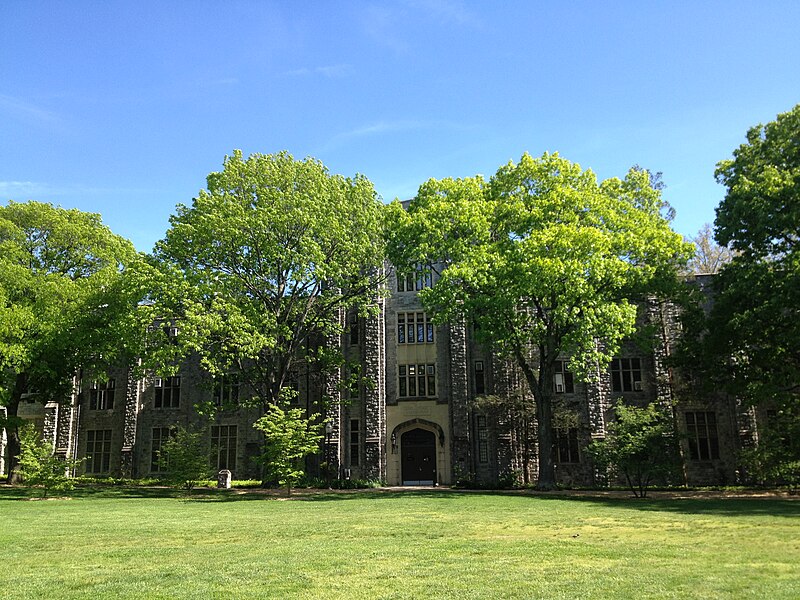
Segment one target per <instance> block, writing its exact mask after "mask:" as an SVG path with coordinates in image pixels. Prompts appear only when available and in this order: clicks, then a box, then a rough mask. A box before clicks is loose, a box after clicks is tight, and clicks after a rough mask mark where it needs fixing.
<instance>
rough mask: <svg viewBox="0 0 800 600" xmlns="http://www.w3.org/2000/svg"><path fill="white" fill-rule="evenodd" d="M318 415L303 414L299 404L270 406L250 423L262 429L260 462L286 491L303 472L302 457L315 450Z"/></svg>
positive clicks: (318, 431) (318, 433) (317, 434)
mask: <svg viewBox="0 0 800 600" xmlns="http://www.w3.org/2000/svg"><path fill="white" fill-rule="evenodd" d="M318 418H319V415H316V414H315V415H311V416H310V417H308V418H306V417H305V416H304V414H303V410H302V409H300V408H291V409H287V410H284V409H282V408H281V407H280V406H271V407H269V409H268V410H267V413H266V414H265V415H264V416H263V417H261V418H260V419H259V420H258V421H256V422H255V424H254V425H253V427H255V428H256V429H258V430H260V431H261V432H263V433H264V439H265V445H264V453H263V456H262V460H263V462H264V466H265V467H266V468H267V471H268V472H269V473H270V474H271V475H272V476H273V477H275V479H276V480H277V481H278V483H279V484H280V485H285V486H286V490H287V493H289V494H290V493H291V489H292V487H293V486H296V485H297V482H298V481H299V480H300V479H301V478H302V476H303V466H302V459H303V458H305V457H306V456H308V455H310V454H314V453H316V452H317V450H319V443H320V442H321V441H322V435H321V433H320V431H321V429H322V425H323V424H322V423H319V422H316V423H315V421H317V419H318Z"/></svg>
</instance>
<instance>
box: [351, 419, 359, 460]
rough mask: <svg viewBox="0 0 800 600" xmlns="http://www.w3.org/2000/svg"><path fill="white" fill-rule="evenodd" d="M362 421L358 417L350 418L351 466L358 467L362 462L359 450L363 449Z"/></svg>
mask: <svg viewBox="0 0 800 600" xmlns="http://www.w3.org/2000/svg"><path fill="white" fill-rule="evenodd" d="M360 426H361V423H360V421H359V420H358V419H350V466H351V467H357V466H358V465H359V464H361V462H360V460H359V458H360V456H359V452H360V449H361V429H360Z"/></svg>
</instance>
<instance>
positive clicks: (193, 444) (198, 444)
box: [158, 427, 211, 491]
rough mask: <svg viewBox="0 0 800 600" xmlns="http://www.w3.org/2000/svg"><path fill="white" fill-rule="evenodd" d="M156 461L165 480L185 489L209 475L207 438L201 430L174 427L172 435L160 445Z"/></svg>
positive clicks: (192, 486) (190, 487)
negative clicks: (161, 469) (163, 473)
mask: <svg viewBox="0 0 800 600" xmlns="http://www.w3.org/2000/svg"><path fill="white" fill-rule="evenodd" d="M158 461H159V465H160V466H161V467H162V468H163V469H164V472H165V473H166V480H167V481H168V482H169V483H170V484H172V485H174V486H175V487H178V488H183V489H185V490H187V491H191V490H192V489H193V488H194V487H195V486H196V485H197V484H198V482H200V481H203V480H206V479H209V478H210V477H211V467H210V466H209V464H210V463H209V451H208V440H207V439H206V436H205V434H204V432H202V431H194V430H191V429H187V428H186V427H178V428H177V429H175V433H174V435H172V436H170V438H169V439H168V440H167V441H166V442H165V443H164V444H163V445H162V446H161V450H160V451H159V453H158Z"/></svg>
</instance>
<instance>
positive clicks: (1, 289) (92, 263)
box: [0, 202, 137, 476]
mask: <svg viewBox="0 0 800 600" xmlns="http://www.w3.org/2000/svg"><path fill="white" fill-rule="evenodd" d="M135 260H137V254H136V252H135V251H134V248H133V246H132V245H131V244H130V242H128V241H127V240H125V239H124V238H122V237H120V236H117V235H115V234H113V233H112V232H111V230H110V229H108V227H106V226H105V225H103V224H102V222H101V220H100V216H99V215H96V214H90V213H85V212H81V211H78V210H74V209H71V210H67V209H63V208H58V207H55V206H53V205H51V204H45V203H40V202H26V203H17V202H9V203H8V205H7V206H2V207H0V402H2V403H3V404H4V405H5V406H6V408H7V412H8V418H7V423H6V425H7V429H8V432H9V455H10V467H11V468H10V469H9V474H10V476H11V474H12V471H13V468H14V466H15V465H16V459H17V455H18V453H19V434H18V430H17V426H18V425H19V422H18V419H16V415H17V407H18V406H19V402H20V399H21V397H22V395H23V394H26V393H35V396H36V397H37V398H38V399H40V400H42V401H47V400H63V399H65V398H67V397H69V395H70V393H71V392H72V385H73V378H74V377H75V375H76V373H77V372H78V369H79V368H87V369H92V370H94V371H100V372H103V371H105V369H106V368H107V367H108V366H109V365H111V364H114V363H115V362H117V361H118V360H119V359H120V357H121V356H122V355H123V354H124V353H125V351H126V347H125V340H126V339H128V333H129V332H130V326H131V323H132V320H131V318H130V317H131V313H132V310H133V309H134V308H135V306H136V299H137V298H136V294H135V288H133V287H131V286H130V285H129V281H128V279H127V277H125V275H124V272H123V269H124V267H125V266H126V265H128V264H131V263H132V262H134V261H135Z"/></svg>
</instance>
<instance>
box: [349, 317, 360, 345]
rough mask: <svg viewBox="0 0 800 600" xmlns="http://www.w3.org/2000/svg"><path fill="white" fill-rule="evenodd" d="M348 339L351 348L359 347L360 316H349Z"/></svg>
mask: <svg viewBox="0 0 800 600" xmlns="http://www.w3.org/2000/svg"><path fill="white" fill-rule="evenodd" d="M347 337H348V339H349V341H350V345H351V346H356V345H358V314H357V313H350V314H349V315H348V316H347Z"/></svg>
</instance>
